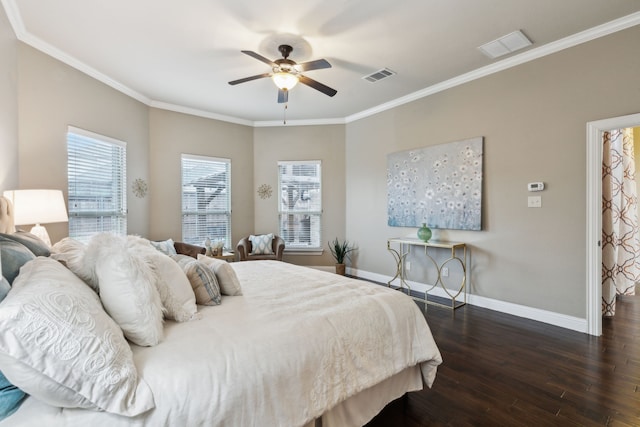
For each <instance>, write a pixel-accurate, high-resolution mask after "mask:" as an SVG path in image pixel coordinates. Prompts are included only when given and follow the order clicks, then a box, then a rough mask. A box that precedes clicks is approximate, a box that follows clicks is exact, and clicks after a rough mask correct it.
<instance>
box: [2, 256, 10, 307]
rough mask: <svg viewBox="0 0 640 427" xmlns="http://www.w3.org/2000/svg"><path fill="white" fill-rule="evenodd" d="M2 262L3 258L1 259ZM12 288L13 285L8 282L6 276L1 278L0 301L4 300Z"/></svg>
mask: <svg viewBox="0 0 640 427" xmlns="http://www.w3.org/2000/svg"><path fill="white" fill-rule="evenodd" d="M0 262H2V259H0ZM10 290H11V285H10V284H9V282H7V279H5V278H4V276H3V277H2V278H1V279H0V301H2V300H4V299H5V297H6V296H7V294H8V293H9V291H10Z"/></svg>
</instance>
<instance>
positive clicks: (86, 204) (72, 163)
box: [67, 126, 127, 242]
mask: <svg viewBox="0 0 640 427" xmlns="http://www.w3.org/2000/svg"><path fill="white" fill-rule="evenodd" d="M126 165H127V151H126V144H125V143H124V142H122V141H118V140H115V139H113V138H109V137H106V136H102V135H98V134H95V133H93V132H89V131H86V130H83V129H78V128H74V127H71V126H70V127H69V128H68V131H67V174H68V178H67V179H68V184H69V191H68V194H69V236H70V237H72V238H74V239H77V240H80V241H84V242H86V241H88V240H89V239H90V238H91V236H93V235H95V234H97V233H100V232H112V233H115V234H120V235H126V234H127V193H126V182H127V173H126Z"/></svg>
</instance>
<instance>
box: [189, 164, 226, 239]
mask: <svg viewBox="0 0 640 427" xmlns="http://www.w3.org/2000/svg"><path fill="white" fill-rule="evenodd" d="M185 162H202V163H201V164H202V167H203V168H204V169H206V168H207V163H211V165H209V166H211V167H212V169H215V168H219V167H220V166H224V167H226V172H227V176H226V190H224V191H225V193H226V197H225V198H224V199H222V200H223V203H222V206H221V208H220V207H218V208H217V209H212V208H209V207H208V206H209V205H208V204H207V206H205V208H204V209H198V207H197V196H196V206H195V207H194V206H187V203H186V201H187V196H186V194H185V191H186V190H187V189H188V191H189V192H193V191H196V194H197V190H194V189H195V188H196V187H194V186H192V185H188V184H189V182H193V179H194V176H190V177H188V176H186V175H185V172H186V171H185ZM214 164H217V165H214ZM220 164H222V165H220ZM180 176H181V186H180V203H181V217H182V219H181V223H182V241H184V242H186V243H191V244H196V245H203V243H204V240H205V239H206V238H207V237H208V238H209V239H210V240H211V241H215V240H219V239H224V241H225V244H224V247H225V249H231V248H232V247H233V243H232V242H233V241H232V240H231V159H225V158H221V157H209V156H200V155H194V154H184V153H183V154H182V155H181V156H180ZM205 176H207V175H199V176H198V177H197V178H204V177H205ZM203 188H204V187H203ZM203 191H204V190H203ZM194 215H195V218H194ZM210 215H214V216H220V215H223V216H224V217H225V218H226V221H225V225H224V228H225V232H224V233H215V232H207V230H206V228H214V227H215V226H214V225H213V224H210V225H209V223H208V221H209V218H207V216H210ZM194 220H195V224H193V223H191V224H190V223H189V221H191V222H193V221H194ZM194 227H195V230H193V228H194Z"/></svg>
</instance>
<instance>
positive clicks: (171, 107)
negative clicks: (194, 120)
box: [147, 101, 254, 127]
mask: <svg viewBox="0 0 640 427" xmlns="http://www.w3.org/2000/svg"><path fill="white" fill-rule="evenodd" d="M147 105H149V107H153V108H158V109H161V110H167V111H174V112H176V113H183V114H189V115H191V116H197V117H204V118H206V119H214V120H220V121H223V122H229V123H235V124H238V125H244V126H252V127H253V126H254V122H252V121H251V120H247V119H241V118H239V117H232V116H225V115H224V114H218V113H212V112H211V111H205V110H199V109H197V108H190V107H184V106H182V105H176V104H170V103H167V102H160V101H151V102H149V103H148V104H147Z"/></svg>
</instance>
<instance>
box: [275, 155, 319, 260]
mask: <svg viewBox="0 0 640 427" xmlns="http://www.w3.org/2000/svg"><path fill="white" fill-rule="evenodd" d="M278 194H279V195H280V203H279V222H280V236H281V237H282V238H283V239H284V241H285V245H286V248H288V249H296V250H305V249H309V250H317V249H320V248H321V247H322V243H321V241H322V177H321V162H320V161H319V160H311V161H297V162H296V161H287V162H284V161H282V162H278Z"/></svg>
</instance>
